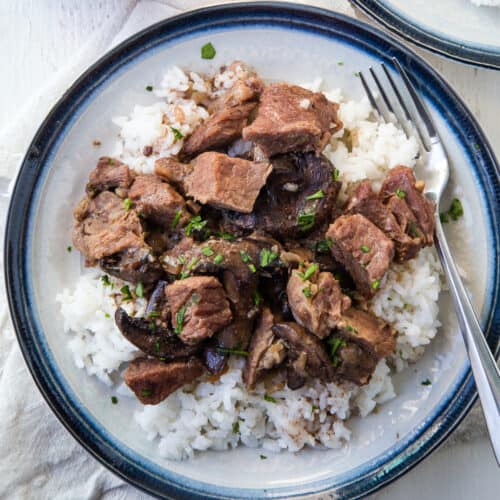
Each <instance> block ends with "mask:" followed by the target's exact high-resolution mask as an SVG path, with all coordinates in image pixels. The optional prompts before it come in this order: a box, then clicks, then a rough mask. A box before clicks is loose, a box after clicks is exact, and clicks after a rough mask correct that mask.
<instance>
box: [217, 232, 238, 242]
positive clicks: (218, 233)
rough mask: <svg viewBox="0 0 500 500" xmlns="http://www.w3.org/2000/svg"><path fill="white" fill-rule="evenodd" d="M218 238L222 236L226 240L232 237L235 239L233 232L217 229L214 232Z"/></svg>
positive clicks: (230, 239)
mask: <svg viewBox="0 0 500 500" xmlns="http://www.w3.org/2000/svg"><path fill="white" fill-rule="evenodd" d="M215 234H216V235H217V236H218V237H219V238H222V239H223V240H228V241H232V240H234V239H236V236H235V235H234V234H231V233H226V232H224V231H218V232H217V233H215Z"/></svg>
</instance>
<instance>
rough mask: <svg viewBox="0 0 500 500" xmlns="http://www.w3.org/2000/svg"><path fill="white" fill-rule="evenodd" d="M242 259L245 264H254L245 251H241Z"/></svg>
mask: <svg viewBox="0 0 500 500" xmlns="http://www.w3.org/2000/svg"><path fill="white" fill-rule="evenodd" d="M240 257H241V260H242V261H243V262H244V263H245V264H248V263H249V262H252V258H251V257H250V255H248V254H247V253H246V252H245V251H244V250H240Z"/></svg>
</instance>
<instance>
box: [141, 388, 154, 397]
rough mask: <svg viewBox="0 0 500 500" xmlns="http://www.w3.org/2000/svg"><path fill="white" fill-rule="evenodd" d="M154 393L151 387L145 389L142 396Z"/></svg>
mask: <svg viewBox="0 0 500 500" xmlns="http://www.w3.org/2000/svg"><path fill="white" fill-rule="evenodd" d="M152 395H153V391H152V390H151V389H143V390H142V391H141V396H145V397H148V396H152Z"/></svg>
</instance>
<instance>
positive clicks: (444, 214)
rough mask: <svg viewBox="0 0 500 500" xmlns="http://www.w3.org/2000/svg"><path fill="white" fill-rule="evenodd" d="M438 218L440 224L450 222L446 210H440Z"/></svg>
mask: <svg viewBox="0 0 500 500" xmlns="http://www.w3.org/2000/svg"><path fill="white" fill-rule="evenodd" d="M439 220H440V221H441V224H446V223H447V222H450V216H449V215H448V212H441V213H440V214H439Z"/></svg>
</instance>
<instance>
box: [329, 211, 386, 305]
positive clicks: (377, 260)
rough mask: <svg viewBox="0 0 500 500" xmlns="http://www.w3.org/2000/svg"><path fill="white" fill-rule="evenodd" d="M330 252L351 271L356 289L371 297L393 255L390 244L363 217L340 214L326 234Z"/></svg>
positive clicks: (373, 225) (379, 231) (377, 229)
mask: <svg viewBox="0 0 500 500" xmlns="http://www.w3.org/2000/svg"><path fill="white" fill-rule="evenodd" d="M326 236H327V237H328V238H331V239H332V242H333V244H332V248H331V251H332V254H333V256H334V257H335V259H337V260H338V261H339V262H340V263H341V264H342V265H344V266H345V268H346V269H347V271H348V272H349V273H350V274H351V276H352V278H353V280H354V282H355V284H356V288H357V289H358V291H359V292H360V293H361V294H363V295H364V296H365V297H371V296H373V295H374V294H375V292H376V291H377V289H378V287H379V285H380V280H381V279H382V277H383V276H384V274H385V273H386V271H387V270H388V269H389V265H390V263H391V261H392V259H393V257H394V243H393V242H392V241H391V240H390V239H389V238H388V237H387V236H386V235H385V234H384V233H383V232H382V231H381V230H380V229H379V228H378V227H377V226H375V224H373V223H372V222H370V221H369V220H368V219H367V218H366V217H364V216H363V215H360V214H354V215H343V216H341V217H339V218H338V219H337V220H336V221H335V222H334V223H333V224H331V225H330V227H329V228H328V231H327V233H326Z"/></svg>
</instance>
